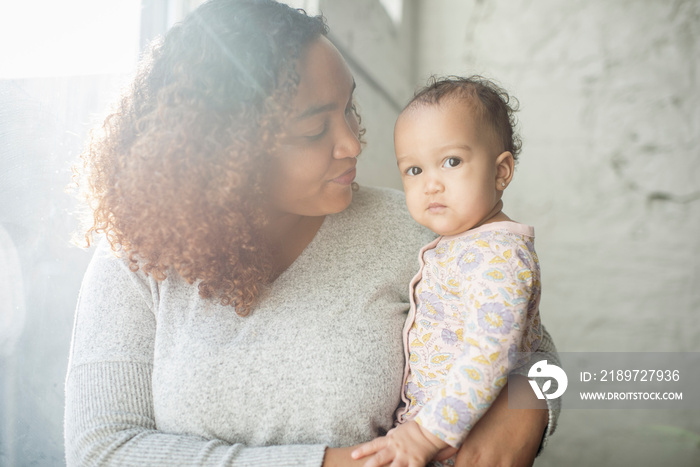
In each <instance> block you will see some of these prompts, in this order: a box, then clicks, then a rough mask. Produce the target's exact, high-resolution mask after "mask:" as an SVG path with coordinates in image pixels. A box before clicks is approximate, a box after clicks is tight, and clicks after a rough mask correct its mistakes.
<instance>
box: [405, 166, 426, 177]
mask: <svg viewBox="0 0 700 467" xmlns="http://www.w3.org/2000/svg"><path fill="white" fill-rule="evenodd" d="M421 172H423V170H422V169H421V168H420V167H409V168H408V170H406V175H409V176H414V175H418V174H419V173H421Z"/></svg>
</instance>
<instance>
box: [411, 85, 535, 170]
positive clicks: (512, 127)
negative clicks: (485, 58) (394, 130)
mask: <svg viewBox="0 0 700 467" xmlns="http://www.w3.org/2000/svg"><path fill="white" fill-rule="evenodd" d="M445 98H451V99H454V98H456V99H464V100H468V101H469V102H470V103H472V104H474V110H475V111H476V113H477V118H478V120H479V121H480V122H481V123H482V124H483V125H484V126H485V127H486V128H487V130H488V131H490V132H491V133H492V135H493V137H494V138H495V142H496V144H497V145H498V146H499V152H503V151H510V153H511V154H512V155H513V159H514V160H515V161H517V160H518V155H519V154H520V150H521V149H522V140H521V138H520V136H519V135H518V133H517V131H516V127H517V120H516V118H515V112H517V111H518V110H519V107H520V105H519V102H518V100H517V99H516V98H515V97H514V96H510V95H508V92H507V91H506V90H505V89H503V88H501V87H500V86H498V85H497V84H496V83H494V82H493V81H491V80H488V79H486V78H484V77H483V76H479V75H473V76H469V77H466V78H465V77H461V76H447V77H443V78H438V77H435V76H431V77H430V79H429V80H428V84H427V85H426V86H425V87H423V88H421V89H419V90H418V91H416V93H415V95H414V96H413V99H411V101H410V102H409V103H408V104H407V105H406V107H404V111H405V110H407V109H410V108H413V107H415V106H417V105H436V104H439V103H440V102H441V101H442V100H443V99H445Z"/></svg>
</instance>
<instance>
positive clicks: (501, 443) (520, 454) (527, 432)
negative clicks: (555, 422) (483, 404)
mask: <svg viewBox="0 0 700 467" xmlns="http://www.w3.org/2000/svg"><path fill="white" fill-rule="evenodd" d="M508 386H511V388H510V397H511V405H513V406H515V407H541V408H535V409H512V408H511V409H509V408H508V396H509V394H508ZM543 409H544V410H543ZM546 409H547V404H546V403H545V402H544V401H543V400H539V399H537V397H536V396H535V394H534V393H533V392H532V388H531V387H530V385H529V384H528V382H527V378H525V377H524V376H521V375H512V376H510V377H509V379H508V384H507V385H506V386H504V387H503V389H502V390H501V393H500V394H499V395H498V397H497V398H496V400H495V401H494V402H493V405H491V407H490V408H489V410H488V411H487V412H486V413H485V414H484V416H483V417H482V418H481V420H479V421H478V422H477V424H476V425H475V426H474V428H473V429H472V431H471V432H469V436H467V439H466V440H464V443H463V444H462V446H461V447H460V449H459V452H458V453H457V461H456V463H455V466H457V467H466V466H469V467H481V466H484V467H487V466H488V467H491V466H495V465H496V466H514V467H515V466H517V467H525V466H531V465H532V463H533V462H534V461H535V456H536V455H537V450H538V449H539V447H540V443H541V442H542V435H543V434H544V430H545V429H546V428H547V423H548V421H549V412H548V411H547V410H546ZM452 453H454V451H452ZM452 453H450V452H442V454H443V455H441V456H440V455H439V457H438V458H446V457H449V455H450V454H452Z"/></svg>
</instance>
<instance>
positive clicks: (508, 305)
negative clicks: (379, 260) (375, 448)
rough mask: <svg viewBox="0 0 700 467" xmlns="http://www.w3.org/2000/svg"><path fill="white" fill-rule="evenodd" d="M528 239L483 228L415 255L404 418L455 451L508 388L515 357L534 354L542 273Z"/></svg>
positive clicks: (506, 229) (512, 228) (509, 230)
mask: <svg viewBox="0 0 700 467" xmlns="http://www.w3.org/2000/svg"><path fill="white" fill-rule="evenodd" d="M533 238H534V229H532V227H529V226H525V225H523V224H518V223H515V222H498V223H493V224H487V225H485V226H482V227H479V228H478V229H475V230H472V231H469V232H465V233H464V234H461V235H457V236H453V237H442V238H440V239H438V240H437V242H432V243H431V244H430V245H427V246H426V247H425V248H424V249H423V250H421V264H422V267H421V270H420V272H419V273H418V274H417V275H416V277H415V278H414V280H413V281H412V282H411V298H412V300H413V303H412V308H411V313H410V314H409V318H408V319H409V321H408V322H407V328H406V331H405V332H404V336H405V338H406V339H405V345H407V347H408V348H407V356H408V362H407V365H408V371H407V377H406V380H405V385H404V394H403V396H404V400H405V401H406V403H407V408H406V410H405V411H404V413H402V414H399V421H405V420H410V419H413V418H415V420H416V421H417V422H418V423H420V424H421V425H422V426H423V427H425V428H427V429H428V430H429V431H430V432H431V433H433V434H435V435H436V436H438V437H439V438H440V439H443V440H444V441H445V442H447V443H448V444H450V445H452V446H455V447H457V446H459V445H461V443H462V441H464V439H465V438H466V436H467V434H468V433H469V431H470V430H471V429H472V427H473V426H474V424H475V423H476V422H477V421H478V420H479V419H480V418H481V416H482V415H483V414H484V413H485V412H486V410H487V409H488V408H489V406H490V405H491V403H492V402H493V400H494V399H495V398H496V397H497V396H498V393H499V392H500V390H501V388H502V387H503V386H504V385H505V383H506V380H507V375H508V372H509V371H511V370H513V369H514V366H513V365H514V364H516V362H512V361H509V356H511V358H512V356H513V355H514V353H515V352H532V351H536V350H537V348H538V346H539V342H540V340H541V337H542V330H541V328H540V319H539V312H538V306H539V299H540V288H541V286H540V271H539V264H538V260H537V254H536V253H535V250H534V245H533Z"/></svg>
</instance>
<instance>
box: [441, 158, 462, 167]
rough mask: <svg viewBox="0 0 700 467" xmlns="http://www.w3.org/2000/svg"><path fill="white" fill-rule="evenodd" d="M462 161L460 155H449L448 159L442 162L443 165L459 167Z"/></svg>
mask: <svg viewBox="0 0 700 467" xmlns="http://www.w3.org/2000/svg"><path fill="white" fill-rule="evenodd" d="M461 163H462V160H461V159H459V158H458V157H448V158H447V160H446V161H445V163H444V164H442V166H443V167H447V168H449V167H457V166H458V165H459V164H461Z"/></svg>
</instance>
